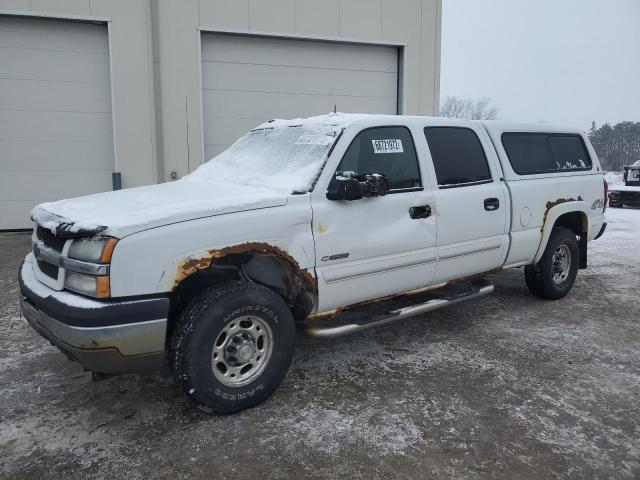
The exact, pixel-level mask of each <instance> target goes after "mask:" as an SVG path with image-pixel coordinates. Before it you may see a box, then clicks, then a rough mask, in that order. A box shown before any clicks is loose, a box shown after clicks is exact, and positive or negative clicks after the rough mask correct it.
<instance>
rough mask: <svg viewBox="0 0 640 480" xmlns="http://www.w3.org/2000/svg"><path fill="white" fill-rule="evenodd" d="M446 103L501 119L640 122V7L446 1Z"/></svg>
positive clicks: (548, 0)
mask: <svg viewBox="0 0 640 480" xmlns="http://www.w3.org/2000/svg"><path fill="white" fill-rule="evenodd" d="M447 95H456V96H460V97H471V98H480V97H482V96H487V97H489V98H490V99H491V101H492V103H493V104H494V105H495V106H496V107H498V108H499V109H500V113H499V117H500V118H501V119H503V120H518V121H533V122H538V121H546V122H547V123H551V124H560V125H567V126H575V127H578V128H584V129H587V128H589V126H590V125H591V121H592V120H595V121H596V123H597V124H598V126H600V125H601V124H603V123H605V122H610V123H616V122H619V121H622V120H633V121H640V0H527V1H524V0H517V1H514V0H443V20H442V77H441V98H444V97H445V96H447Z"/></svg>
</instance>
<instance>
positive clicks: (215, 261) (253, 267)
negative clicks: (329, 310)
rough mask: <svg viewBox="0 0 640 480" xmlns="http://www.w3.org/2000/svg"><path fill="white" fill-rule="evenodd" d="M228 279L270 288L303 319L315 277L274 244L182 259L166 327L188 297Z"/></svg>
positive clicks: (313, 295) (311, 299) (312, 298)
mask: <svg viewBox="0 0 640 480" xmlns="http://www.w3.org/2000/svg"><path fill="white" fill-rule="evenodd" d="M185 265H189V270H185V269H184V266H185ZM192 265H196V267H195V268H194V267H192ZM231 280H242V281H247V282H254V283H257V284H260V285H263V286H265V287H268V288H270V289H272V290H273V291H275V292H276V293H277V294H278V295H280V296H281V297H282V298H283V300H284V301H285V302H286V303H287V305H288V306H289V308H291V311H292V314H293V316H294V318H296V319H303V318H306V317H307V316H308V315H309V313H311V311H312V310H313V306H314V304H315V301H316V295H317V287H316V282H315V278H313V277H312V276H311V275H310V274H309V273H308V272H307V271H306V270H303V269H301V268H300V267H299V265H298V264H297V263H296V262H295V260H293V259H292V258H291V257H290V256H288V255H287V254H284V255H280V254H279V253H278V251H277V249H276V248H275V247H270V248H268V249H267V248H257V249H246V250H243V251H239V252H237V253H225V251H224V250H216V251H213V252H209V254H208V255H206V256H205V257H203V258H202V259H197V260H193V259H189V260H188V261H185V262H183V264H182V271H180V269H179V275H178V278H177V279H176V284H175V287H174V289H173V292H172V293H171V306H170V310H169V329H171V328H172V325H173V324H174V323H175V319H176V318H177V317H178V316H179V315H180V312H181V311H182V310H183V308H184V307H185V306H186V305H187V304H188V303H189V302H190V301H191V299H193V298H194V297H196V296H197V295H198V294H199V293H200V292H202V291H203V290H204V289H206V288H210V287H213V286H215V285H219V284H221V283H223V282H227V281H231ZM167 337H169V335H168V336H167Z"/></svg>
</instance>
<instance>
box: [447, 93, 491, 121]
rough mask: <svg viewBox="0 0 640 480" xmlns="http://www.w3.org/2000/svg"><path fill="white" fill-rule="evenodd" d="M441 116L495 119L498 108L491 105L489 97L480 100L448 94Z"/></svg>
mask: <svg viewBox="0 0 640 480" xmlns="http://www.w3.org/2000/svg"><path fill="white" fill-rule="evenodd" d="M440 116H441V117H449V118H464V119H467V120H495V119H496V118H498V109H497V108H496V107H493V106H491V101H490V100H489V98H487V97H482V98H481V99H480V100H475V101H474V100H472V99H470V98H458V97H455V96H448V97H446V98H445V99H444V100H443V101H442V105H440Z"/></svg>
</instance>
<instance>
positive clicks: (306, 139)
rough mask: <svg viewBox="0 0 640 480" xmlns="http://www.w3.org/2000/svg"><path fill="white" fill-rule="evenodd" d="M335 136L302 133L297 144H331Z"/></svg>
mask: <svg viewBox="0 0 640 480" xmlns="http://www.w3.org/2000/svg"><path fill="white" fill-rule="evenodd" d="M331 142H333V137H330V136H329V135H302V136H301V137H300V138H298V141H297V142H296V145H330V144H331Z"/></svg>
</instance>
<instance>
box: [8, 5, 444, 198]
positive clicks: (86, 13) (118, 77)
mask: <svg viewBox="0 0 640 480" xmlns="http://www.w3.org/2000/svg"><path fill="white" fill-rule="evenodd" d="M441 2H442V0H322V1H319V0H180V1H177V0H0V14H23V15H42V16H47V15H49V16H55V17H62V18H65V17H70V18H74V17H75V18H81V19H94V20H98V21H106V22H108V25H109V33H110V50H111V76H112V99H113V100H112V101H113V118H114V137H115V138H114V150H115V162H116V169H118V170H119V171H120V172H122V177H123V185H124V186H125V187H130V186H136V185H143V184H149V183H153V182H157V181H164V180H169V179H170V178H171V173H172V172H176V174H177V176H178V177H180V176H182V175H184V174H186V173H188V172H189V171H191V170H193V169H194V168H196V167H197V166H198V165H200V164H201V163H202V162H203V161H204V160H206V159H204V158H203V153H202V117H201V99H200V95H201V94H200V50H199V46H200V44H199V42H200V34H201V31H203V30H204V31H208V30H210V31H230V30H232V31H240V32H248V33H271V34H286V35H290V36H292V37H296V36H300V37H322V38H328V39H336V40H337V39H343V40H353V41H357V42H362V43H367V42H371V43H391V44H402V45H404V49H405V59H406V62H405V65H404V68H405V69H406V70H405V73H406V74H405V76H404V91H403V95H404V105H405V112H404V113H406V114H422V115H435V114H437V108H438V103H439V70H440V24H441Z"/></svg>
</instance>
